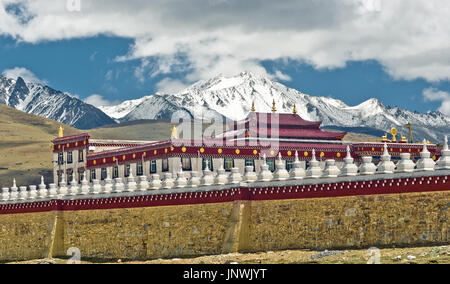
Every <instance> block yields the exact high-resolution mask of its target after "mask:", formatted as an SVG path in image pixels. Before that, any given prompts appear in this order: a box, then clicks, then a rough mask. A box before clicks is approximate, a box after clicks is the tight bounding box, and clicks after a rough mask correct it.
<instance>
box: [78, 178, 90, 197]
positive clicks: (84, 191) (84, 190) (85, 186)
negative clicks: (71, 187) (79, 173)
mask: <svg viewBox="0 0 450 284" xmlns="http://www.w3.org/2000/svg"><path fill="white" fill-rule="evenodd" d="M90 191H91V186H90V185H89V181H88V180H87V179H86V173H84V174H83V180H82V181H81V189H80V193H79V194H80V195H88V194H89V193H90Z"/></svg>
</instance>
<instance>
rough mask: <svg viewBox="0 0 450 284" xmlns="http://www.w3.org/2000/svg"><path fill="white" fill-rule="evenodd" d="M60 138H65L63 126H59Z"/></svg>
mask: <svg viewBox="0 0 450 284" xmlns="http://www.w3.org/2000/svg"><path fill="white" fill-rule="evenodd" d="M58 137H59V138H61V137H64V128H62V126H59V128H58Z"/></svg>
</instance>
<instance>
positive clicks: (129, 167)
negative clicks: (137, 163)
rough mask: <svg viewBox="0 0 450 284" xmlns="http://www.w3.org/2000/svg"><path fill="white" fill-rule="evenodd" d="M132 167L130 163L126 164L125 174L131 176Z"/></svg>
mask: <svg viewBox="0 0 450 284" xmlns="http://www.w3.org/2000/svg"><path fill="white" fill-rule="evenodd" d="M130 169H131V166H130V165H129V164H128V165H125V167H124V173H123V175H124V176H125V177H129V176H130Z"/></svg>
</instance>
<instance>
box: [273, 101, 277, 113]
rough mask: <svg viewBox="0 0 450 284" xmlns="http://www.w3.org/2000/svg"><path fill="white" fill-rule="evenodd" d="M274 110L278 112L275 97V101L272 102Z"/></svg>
mask: <svg viewBox="0 0 450 284" xmlns="http://www.w3.org/2000/svg"><path fill="white" fill-rule="evenodd" d="M272 112H277V107H276V104H275V99H274V100H273V102H272Z"/></svg>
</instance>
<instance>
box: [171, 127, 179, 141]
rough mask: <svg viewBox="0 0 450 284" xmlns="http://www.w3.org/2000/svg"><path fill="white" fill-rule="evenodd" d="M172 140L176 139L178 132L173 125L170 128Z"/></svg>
mask: <svg viewBox="0 0 450 284" xmlns="http://www.w3.org/2000/svg"><path fill="white" fill-rule="evenodd" d="M172 139H178V131H177V127H176V126H175V125H174V126H173V127H172Z"/></svg>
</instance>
